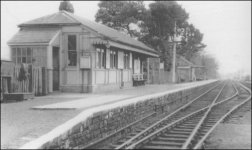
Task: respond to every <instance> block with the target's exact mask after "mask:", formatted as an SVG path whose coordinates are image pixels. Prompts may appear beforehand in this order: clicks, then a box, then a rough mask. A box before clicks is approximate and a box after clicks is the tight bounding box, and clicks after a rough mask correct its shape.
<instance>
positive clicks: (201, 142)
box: [193, 83, 251, 149]
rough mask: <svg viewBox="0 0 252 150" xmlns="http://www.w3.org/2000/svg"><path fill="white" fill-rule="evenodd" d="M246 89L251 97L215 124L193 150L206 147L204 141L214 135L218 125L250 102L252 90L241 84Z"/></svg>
mask: <svg viewBox="0 0 252 150" xmlns="http://www.w3.org/2000/svg"><path fill="white" fill-rule="evenodd" d="M239 84H240V85H241V86H242V87H243V88H244V89H246V90H247V91H248V92H249V93H250V96H249V97H248V98H247V99H246V100H245V101H244V102H242V103H240V104H238V105H236V106H235V107H233V108H232V109H231V110H229V111H228V112H227V113H226V114H225V115H224V116H222V117H221V118H220V119H219V120H218V121H217V122H216V123H215V124H214V126H213V127H212V128H211V129H210V130H209V131H208V132H207V133H206V134H205V135H204V136H203V137H202V138H201V140H200V141H199V142H198V143H197V144H196V145H195V146H194V147H193V149H200V148H201V147H202V145H204V141H205V140H206V138H207V137H208V136H209V135H210V133H212V131H213V130H214V129H215V128H216V127H217V125H219V124H220V123H221V122H222V121H223V120H224V119H226V118H227V117H228V116H229V115H230V114H232V112H234V111H235V110H237V109H239V108H240V107H242V106H243V105H244V104H245V103H246V102H248V101H249V100H251V90H250V89H249V88H247V87H246V86H244V85H243V84H241V83H239Z"/></svg>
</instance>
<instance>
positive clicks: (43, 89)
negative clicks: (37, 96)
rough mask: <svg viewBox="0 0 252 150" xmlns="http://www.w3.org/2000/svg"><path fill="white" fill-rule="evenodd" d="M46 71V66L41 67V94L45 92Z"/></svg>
mask: <svg viewBox="0 0 252 150" xmlns="http://www.w3.org/2000/svg"><path fill="white" fill-rule="evenodd" d="M46 75H47V73H46V68H45V67H42V95H46V94H47V76H46Z"/></svg>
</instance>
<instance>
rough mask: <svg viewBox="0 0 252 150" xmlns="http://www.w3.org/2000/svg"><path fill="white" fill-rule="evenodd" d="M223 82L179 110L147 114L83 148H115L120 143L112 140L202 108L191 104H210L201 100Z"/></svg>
mask: <svg viewBox="0 0 252 150" xmlns="http://www.w3.org/2000/svg"><path fill="white" fill-rule="evenodd" d="M223 84H224V83H218V84H217V85H214V86H213V87H212V88H210V89H209V90H208V91H206V92H204V93H202V94H201V95H199V96H198V97H196V98H195V99H193V100H191V101H190V102H189V103H187V104H185V105H184V106H182V107H180V108H179V109H178V110H176V111H175V112H173V113H171V114H167V113H163V114H159V115H156V113H155V112H154V113H152V114H150V115H147V116H146V117H144V118H142V119H139V120H137V121H135V122H133V123H131V124H129V125H127V126H126V127H124V128H122V129H120V130H118V131H116V132H115V133H113V134H110V135H108V136H106V137H104V138H102V139H100V140H98V141H95V142H92V143H90V144H88V145H85V146H83V147H82V148H83V149H97V148H115V144H118V143H112V141H117V140H118V141H119V142H121V141H123V140H125V139H131V138H132V137H134V136H135V135H136V134H137V133H140V132H141V131H143V130H144V129H148V128H149V127H153V125H154V128H156V127H157V126H155V125H158V123H159V122H161V120H162V119H163V120H164V118H169V117H171V116H173V114H176V113H178V112H179V111H183V110H184V109H186V110H187V111H184V114H186V113H187V112H189V111H194V110H198V109H200V108H201V107H200V104H197V105H195V106H194V107H191V106H190V105H192V104H195V103H203V105H208V104H207V103H206V101H207V100H205V101H203V102H200V101H201V100H202V99H203V97H204V96H205V95H206V94H209V93H210V92H211V93H215V94H216V93H217V91H218V90H216V89H219V88H223ZM208 103H209V102H208ZM193 108H194V109H193ZM167 115H168V116H167ZM173 119H175V118H173ZM118 137H125V138H124V139H119V138H118ZM108 143H111V144H108Z"/></svg>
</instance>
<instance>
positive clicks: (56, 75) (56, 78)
mask: <svg viewBox="0 0 252 150" xmlns="http://www.w3.org/2000/svg"><path fill="white" fill-rule="evenodd" d="M59 78H60V76H59V47H55V46H53V91H58V90H59V81H60V80H59Z"/></svg>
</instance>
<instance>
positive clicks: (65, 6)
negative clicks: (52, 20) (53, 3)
mask: <svg viewBox="0 0 252 150" xmlns="http://www.w3.org/2000/svg"><path fill="white" fill-rule="evenodd" d="M59 10H65V11H68V12H70V13H74V8H73V5H72V4H71V3H70V2H69V1H68V0H63V1H62V2H60V6H59Z"/></svg>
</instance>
